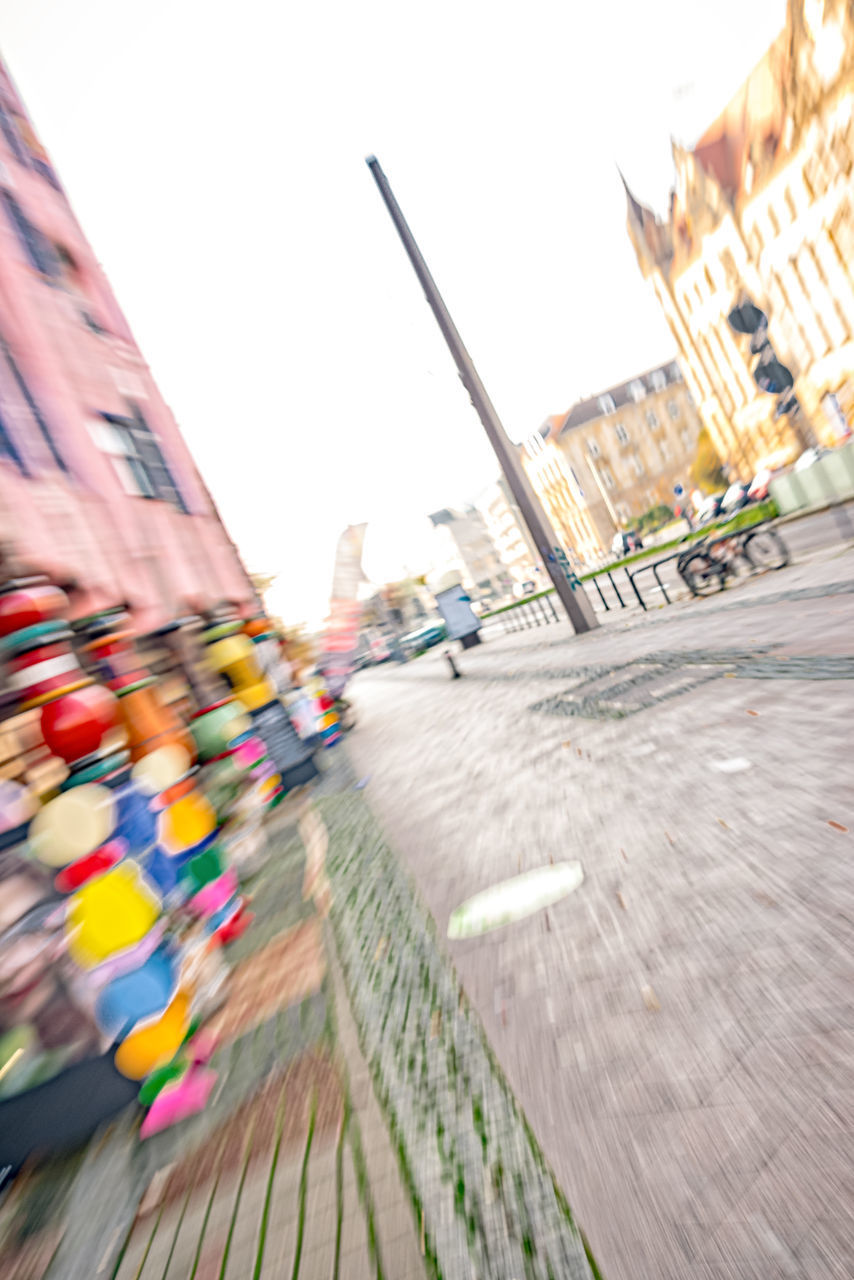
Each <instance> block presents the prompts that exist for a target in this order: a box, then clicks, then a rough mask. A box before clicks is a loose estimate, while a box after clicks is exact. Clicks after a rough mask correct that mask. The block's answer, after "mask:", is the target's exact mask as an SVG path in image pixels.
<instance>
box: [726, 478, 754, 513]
mask: <svg viewBox="0 0 854 1280" xmlns="http://www.w3.org/2000/svg"><path fill="white" fill-rule="evenodd" d="M750 501H751V497H750V485H747V484H742V483H741V481H740V480H739V481H737V482H736V483H735V484H731V485H730V487H729V488H728V489H727V491H726V493H725V494H724V496H723V498H722V499H721V514H722V515H724V514H725V515H733V514H734V513H735V512H736V511H740V510H741V508H742V507H746V506H747V504H748V503H749V502H750Z"/></svg>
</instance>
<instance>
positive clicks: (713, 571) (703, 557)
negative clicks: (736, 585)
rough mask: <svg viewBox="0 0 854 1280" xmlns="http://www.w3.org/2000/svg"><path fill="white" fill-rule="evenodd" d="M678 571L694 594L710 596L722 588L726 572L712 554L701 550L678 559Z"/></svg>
mask: <svg viewBox="0 0 854 1280" xmlns="http://www.w3.org/2000/svg"><path fill="white" fill-rule="evenodd" d="M679 572H680V573H681V574H682V577H683V578H684V580H685V583H686V584H687V586H688V588H689V590H690V591H691V592H692V593H693V594H694V595H695V596H711V595H714V593H715V592H716V591H721V590H722V589H723V585H724V577H725V573H726V571H725V569H724V566H723V565H722V564H721V562H720V561H719V560H716V559H715V558H714V556H710V555H707V554H706V553H705V552H703V551H697V552H695V553H694V554H693V555H688V556H685V557H684V558H683V559H682V560H680V561H679Z"/></svg>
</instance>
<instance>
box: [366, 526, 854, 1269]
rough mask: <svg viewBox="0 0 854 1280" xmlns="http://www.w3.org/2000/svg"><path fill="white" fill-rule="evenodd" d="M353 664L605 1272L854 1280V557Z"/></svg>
mask: <svg viewBox="0 0 854 1280" xmlns="http://www.w3.org/2000/svg"><path fill="white" fill-rule="evenodd" d="M458 664H459V665H460V667H461V669H462V670H463V672H464V673H465V674H464V678H463V679H461V680H456V681H451V680H450V679H449V676H448V670H447V666H446V665H445V664H444V662H443V659H442V657H441V654H439V653H436V652H434V653H433V654H429V655H425V656H424V657H422V658H420V659H418V660H417V661H415V662H413V663H410V664H409V665H408V666H406V667H404V668H400V669H387V668H384V669H381V670H378V671H375V672H367V673H364V674H363V675H360V676H359V677H358V678H357V680H356V682H355V683H354V686H353V698H354V702H355V704H356V708H357V715H358V727H357V728H356V730H355V731H354V733H353V734H352V735H351V736H350V741H349V745H348V750H349V752H350V754H351V757H352V758H353V760H354V762H355V764H356V768H357V772H358V773H359V774H360V775H362V776H363V777H364V778H366V779H367V783H366V786H365V789H364V792H363V794H364V795H365V797H367V799H368V801H369V803H370V805H371V806H372V808H373V810H374V811H375V813H376V814H377V815H378V816H379V818H380V820H381V822H382V824H383V826H384V828H385V830H386V832H387V833H388V835H389V838H390V840H391V843H392V846H393V847H394V848H396V849H397V850H398V851H399V852H400V854H401V855H402V856H403V858H404V861H405V863H406V865H407V866H408V867H409V869H410V870H411V872H412V874H413V875H414V877H415V879H416V881H417V884H418V887H419V889H420V891H421V893H422V894H423V896H424V898H425V900H426V902H427V904H428V905H429V907H430V909H431V911H432V913H433V915H434V917H435V920H436V922H437V926H438V930H439V933H440V935H441V936H443V937H444V935H445V932H446V929H447V924H448V920H449V917H450V914H451V912H452V911H453V909H454V908H455V907H457V906H458V905H459V904H460V903H461V902H462V901H463V900H464V899H466V898H468V897H469V896H470V895H472V894H474V893H476V892H478V891H479V890H482V889H484V888H485V887H486V886H489V885H492V884H494V883H496V882H499V881H503V880H505V879H506V878H508V877H512V876H514V875H516V874H518V873H519V872H520V871H525V870H530V869H532V868H535V867H541V866H543V865H545V864H548V863H550V862H551V861H555V862H558V861H561V860H573V859H579V860H580V861H581V863H582V864H583V868H584V873H585V880H584V883H583V885H582V886H581V888H580V889H578V891H577V892H575V893H574V894H572V895H571V896H570V897H568V898H566V899H565V900H564V901H562V902H560V903H558V904H557V905H555V906H552V907H550V908H549V909H548V910H546V911H540V912H538V913H537V914H534V915H532V916H530V917H529V918H528V919H527V920H524V921H521V922H518V923H516V924H512V925H509V926H507V927H505V928H502V929H499V930H498V931H496V932H493V933H490V934H487V935H485V936H483V937H481V938H479V939H473V940H467V941H458V942H454V943H452V944H449V945H450V951H451V954H452V957H453V960H454V963H455V965H456V967H457V970H458V972H459V975H460V978H461V980H462V983H463V986H464V988H465V991H466V994H467V996H468V998H469V999H470V1000H471V1001H472V1003H473V1005H474V1006H475V1008H476V1010H477V1011H478V1013H479V1014H480V1017H481V1018H482V1020H483V1022H484V1025H485V1028H486V1031H487V1033H488V1037H489V1039H490V1041H491V1043H492V1046H493V1048H494V1050H495V1052H496V1054H497V1056H498V1059H499V1060H500V1063H501V1065H502V1067H503V1068H504V1070H505V1072H506V1073H507V1076H508V1078H509V1080H510V1083H511V1085H512V1086H513V1088H514V1090H515V1092H516V1095H517V1097H518V1098H519V1099H520V1101H521V1103H522V1105H523V1107H524V1109H525V1111H526V1113H527V1116H528V1118H529V1120H530V1121H531V1123H532V1125H533V1128H534V1131H535V1133H536V1136H537V1137H538V1139H539V1141H540V1143H541V1144H542V1147H543V1149H544V1151H545V1154H546V1156H547V1158H548V1159H549V1161H550V1162H551V1164H552V1167H553V1168H554V1169H555V1171H556V1174H557V1176H558V1180H559V1182H560V1183H561V1185H562V1187H563V1189H564V1191H565V1192H566V1193H567V1196H568V1197H569V1201H570V1203H571V1204H572V1207H573V1210H574V1211H575V1212H576V1213H577V1215H578V1219H579V1222H580V1224H581V1226H582V1227H583V1228H584V1230H585V1232H586V1234H587V1237H588V1239H589V1241H590V1245H591V1248H592V1251H593V1253H594V1255H595V1256H596V1258H597V1261H598V1263H599V1265H600V1266H601V1269H602V1273H603V1275H604V1276H605V1277H607V1280H638V1278H639V1277H644V1280H645V1278H646V1277H655V1278H656V1280H685V1277H688V1276H690V1277H709V1278H710V1280H736V1277H737V1278H738V1280H743V1278H750V1280H752V1278H754V1277H755V1278H756V1280H760V1278H761V1280H774V1278H775V1277H781V1278H785V1280H819V1278H821V1280H824V1277H839V1278H840V1280H842V1278H843V1277H846V1278H850V1276H851V1275H854V1156H852V1152H854V1089H852V1084H851V1080H852V1071H853V1070H854V994H852V992H854V981H852V980H854V957H852V947H851V936H852V934H851V931H852V924H853V923H854V890H852V883H854V882H852V875H851V864H852V857H854V846H852V835H851V829H852V828H854V788H852V782H854V773H852V765H851V724H852V712H854V682H852V680H854V555H852V554H851V553H850V552H848V553H844V552H840V551H831V552H824V553H822V554H821V555H819V556H814V557H812V558H811V560H810V561H809V562H808V563H806V564H801V565H795V566H794V567H792V568H791V569H789V570H786V571H784V572H783V573H780V574H770V575H767V576H766V577H763V578H759V579H756V580H754V581H752V582H751V583H749V584H745V585H739V586H738V587H737V588H736V589H734V590H733V591H731V592H727V593H726V594H724V595H723V596H721V597H716V598H714V599H711V600H705V601H700V602H697V603H694V604H689V605H684V606H683V605H676V606H674V607H673V608H672V609H662V610H661V611H658V612H655V613H651V614H649V615H647V616H646V617H632V618H629V619H626V618H625V616H624V617H623V618H622V619H621V618H615V619H613V620H612V621H611V622H610V623H609V625H608V626H607V627H603V628H602V629H600V630H599V631H598V632H596V633H594V634H591V635H588V636H585V637H581V638H574V637H573V636H572V635H571V633H570V632H569V629H568V627H567V626H566V625H564V624H561V625H559V626H551V627H548V628H543V629H542V630H539V631H531V632H524V633H521V634H514V635H509V636H506V637H504V638H497V639H492V640H490V641H489V642H488V643H486V644H484V645H483V646H481V647H480V648H479V649H475V650H471V651H469V652H467V653H465V654H463V655H461V656H460V657H459V658H458Z"/></svg>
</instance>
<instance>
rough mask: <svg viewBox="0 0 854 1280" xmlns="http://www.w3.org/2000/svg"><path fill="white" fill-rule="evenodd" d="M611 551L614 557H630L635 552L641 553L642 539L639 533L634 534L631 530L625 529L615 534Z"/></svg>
mask: <svg viewBox="0 0 854 1280" xmlns="http://www.w3.org/2000/svg"><path fill="white" fill-rule="evenodd" d="M611 551H612V552H613V554H614V555H615V556H630V555H633V554H634V552H635V551H643V538H642V537H641V536H640V534H639V533H635V532H634V531H633V530H631V529H626V530H624V531H623V532H622V533H615V534H614V541H613V542H612V543H611Z"/></svg>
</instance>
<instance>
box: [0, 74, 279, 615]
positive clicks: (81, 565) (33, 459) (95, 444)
mask: <svg viewBox="0 0 854 1280" xmlns="http://www.w3.org/2000/svg"><path fill="white" fill-rule="evenodd" d="M0 541H2V542H4V543H5V544H6V545H7V546H8V547H9V548H10V549H11V552H12V554H13V556H14V557H16V558H17V559H18V560H20V561H21V562H23V563H25V564H27V565H28V566H30V567H31V568H33V569H37V570H40V571H43V572H47V573H49V574H51V575H53V577H54V578H55V579H57V580H59V581H65V582H70V581H74V582H76V584H77V587H78V590H77V593H76V594H75V602H76V605H77V607H78V609H79V610H80V611H81V612H83V613H86V612H89V611H92V610H96V609H99V608H102V607H106V606H111V605H114V604H116V603H118V602H120V601H126V602H127V603H128V604H129V605H130V606H131V608H132V610H133V611H134V614H135V618H136V622H137V624H138V625H140V626H142V627H146V626H149V625H157V624H158V623H160V622H163V621H165V620H166V619H168V618H170V617H174V616H175V615H176V614H178V613H179V612H180V611H181V610H182V609H186V605H187V603H188V601H193V602H194V603H196V604H199V605H204V604H212V603H214V602H215V601H217V600H221V599H223V598H227V599H231V600H234V601H244V600H251V599H253V598H254V589H253V587H252V585H251V583H250V581H249V579H248V577H247V575H246V573H245V571H244V568H243V565H242V564H241V561H240V558H239V556H238V554H237V551H236V550H235V548H234V546H233V544H232V543H231V541H230V539H229V537H228V534H227V533H226V531H225V529H224V527H223V525H222V523H221V521H220V519H219V517H218V514H217V511H216V508H215V506H214V504H213V501H212V499H211V497H210V494H209V493H208V491H207V489H206V488H205V485H204V482H203V481H202V479H201V477H200V475H199V473H198V470H197V469H196V466H195V464H194V462H193V459H192V456H191V454H190V451H189V449H188V448H187V445H186V444H185V443H184V440H183V438H182V436H181V433H180V431H179V430H178V427H177V425H176V423H175V421H174V419H173V417H172V414H171V413H170V411H169V409H168V407H167V406H166V404H165V403H164V401H163V398H162V397H161V395H160V393H159V391H158V389H157V386H156V384H155V382H154V379H153V377H152V375H151V372H150V370H149V369H148V367H147V365H146V363H145V360H144V359H143V357H142V355H141V353H140V351H139V348H138V347H137V345H136V343H135V342H134V339H133V335H132V334H131V332H130V329H129V328H128V325H127V322H126V320H125V318H124V316H123V315H122V313H121V310H120V309H119V306H118V304H117V302H116V300H115V298H114V297H113V294H112V291H111V289H110V286H109V284H108V282H107V279H106V277H105V275H104V273H103V271H102V270H101V268H100V266H99V264H98V262H97V261H96V259H95V256H94V254H93V252H92V249H91V247H90V245H89V244H88V242H87V240H86V238H85V236H84V234H83V232H82V230H81V228H80V226H79V224H78V222H77V219H76V218H75V216H74V213H73V212H72V209H71V206H70V204H69V202H68V198H67V196H66V194H65V191H64V189H63V187H62V184H61V183H60V182H59V180H58V179H57V176H56V174H55V173H54V170H53V168H52V167H51V164H50V162H49V160H48V157H47V155H46V154H45V152H44V150H43V149H42V147H41V146H40V144H39V142H38V140H37V138H36V136H35V132H34V130H33V127H32V125H31V123H30V121H29V119H28V117H27V114H26V111H25V109H24V106H23V104H22V102H21V100H20V98H19V96H18V94H17V92H16V90H15V88H14V86H13V84H12V82H11V79H10V78H9V76H8V74H7V72H6V70H5V68H4V67H3V66H2V65H0Z"/></svg>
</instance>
